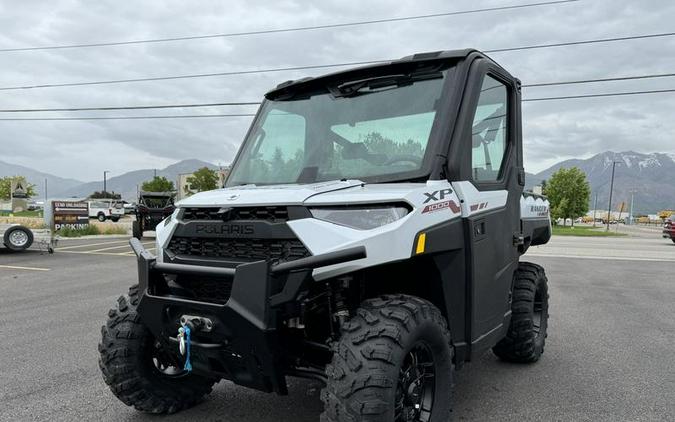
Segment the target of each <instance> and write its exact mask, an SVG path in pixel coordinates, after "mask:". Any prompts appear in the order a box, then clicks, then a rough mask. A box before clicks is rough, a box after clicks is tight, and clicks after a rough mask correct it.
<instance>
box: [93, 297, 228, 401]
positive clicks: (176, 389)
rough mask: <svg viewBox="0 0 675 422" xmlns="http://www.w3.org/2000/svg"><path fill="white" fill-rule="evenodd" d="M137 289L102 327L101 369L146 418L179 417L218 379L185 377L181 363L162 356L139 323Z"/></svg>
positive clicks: (114, 388) (116, 391) (120, 396)
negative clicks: (159, 415)
mask: <svg viewBox="0 0 675 422" xmlns="http://www.w3.org/2000/svg"><path fill="white" fill-rule="evenodd" d="M139 299H140V295H139V291H138V285H135V286H132V287H131V288H130V289H129V294H128V295H125V296H120V298H119V299H118V301H117V307H116V308H113V309H111V310H110V312H108V322H107V323H106V325H104V326H103V327H102V328H101V335H102V339H101V343H100V344H99V345H98V350H99V353H100V358H99V367H100V368H101V372H102V373H103V379H104V381H105V383H106V384H108V386H109V387H110V390H111V391H112V392H113V394H114V395H115V396H117V398H118V399H120V400H121V401H122V402H123V403H124V404H126V405H127V406H133V407H135V408H136V410H140V411H142V412H148V413H175V412H177V411H179V410H183V409H187V408H189V407H192V406H194V405H195V404H197V403H199V402H200V401H202V399H203V398H204V396H206V395H207V394H209V393H210V392H211V388H212V387H213V384H215V383H216V380H214V379H210V378H206V377H202V376H198V375H194V374H181V372H182V369H180V368H181V366H180V362H173V361H172V357H171V356H172V355H170V354H169V353H167V352H166V351H163V350H162V349H161V346H158V344H159V343H158V342H157V341H156V340H155V339H154V338H153V336H152V334H151V333H150V331H149V330H148V329H147V328H146V327H145V326H144V325H143V324H142V323H141V321H140V318H139V316H138V313H137V312H136V306H137V305H138V301H139Z"/></svg>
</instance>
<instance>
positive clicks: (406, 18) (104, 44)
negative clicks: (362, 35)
mask: <svg viewBox="0 0 675 422" xmlns="http://www.w3.org/2000/svg"><path fill="white" fill-rule="evenodd" d="M578 1H579V0H557V1H547V2H539V3H527V4H517V5H510V6H499V7H488V8H483V9H472V10H459V11H453V12H443V13H432V14H427V15H415V16H404V17H397V18H385V19H373V20H366V21H356V22H341V23H333V24H326V25H315V26H300V27H295V28H280V29H265V30H258V31H246V32H230V33H224V34H209V35H193V36H186V37H171V38H153V39H145V40H131V41H115V42H102V43H89V44H67V45H50V46H41V47H17V48H2V49H0V52H13V51H36V50H56V49H66V48H86V47H107V46H119V45H131V44H147V43H162V42H175V41H188V40H200V39H209V38H228V37H242V36H250V35H264V34H278V33H282V32H299V31H312V30H319V29H331V28H344V27H349V26H362V25H372V24H381V23H389V22H401V21H410V20H420V19H430V18H440V17H445V16H457V15H468V14H477V13H485V12H495V11H502V10H514V9H524V8H529V7H539V6H549V5H557V4H564V3H575V2H578Z"/></svg>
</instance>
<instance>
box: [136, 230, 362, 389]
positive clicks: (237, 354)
mask: <svg viewBox="0 0 675 422" xmlns="http://www.w3.org/2000/svg"><path fill="white" fill-rule="evenodd" d="M129 243H130V245H131V247H132V249H133V251H134V253H135V254H136V256H137V258H138V281H139V287H140V291H141V299H140V301H139V304H138V313H139V316H140V318H141V320H142V321H143V323H144V324H145V325H146V326H147V327H148V329H149V330H150V331H151V332H152V334H153V335H154V336H155V338H156V339H158V340H159V341H160V342H161V343H162V344H163V345H164V346H165V347H167V348H169V350H175V353H177V352H178V347H177V344H176V342H175V341H176V340H175V337H176V333H177V330H178V327H179V326H180V322H179V320H180V317H181V316H182V315H186V314H187V315H199V316H202V317H207V318H210V319H211V320H212V321H213V329H212V330H210V331H209V332H208V333H205V332H199V331H198V332H197V333H195V335H194V342H192V346H193V348H192V365H193V371H194V372H195V373H197V374H202V375H205V376H211V377H214V376H216V377H222V378H226V379H230V380H232V381H234V382H235V383H237V384H240V385H244V386H247V387H250V388H255V389H257V390H261V391H266V392H277V393H279V394H286V393H287V386H286V375H287V367H288V365H287V364H286V357H287V356H285V353H284V348H283V347H281V345H280V343H279V338H278V335H277V318H276V316H277V315H276V314H277V313H278V312H277V310H278V309H281V308H283V306H284V305H287V304H291V305H295V303H294V302H296V299H297V297H298V294H299V293H300V292H301V291H302V290H303V287H304V286H305V284H306V283H308V282H310V281H312V276H311V274H312V270H313V269H315V268H320V267H326V266H329V265H334V264H340V263H344V262H348V261H353V260H357V259H362V258H365V257H366V250H365V248H364V247H363V246H359V247H354V248H349V249H345V250H341V251H336V252H329V253H326V254H322V255H316V256H310V257H307V258H301V259H296V260H294V261H289V262H284V263H280V264H276V265H272V264H271V263H270V262H268V261H257V262H251V263H245V264H241V265H239V266H237V267H236V268H223V267H210V266H200V265H186V264H171V263H161V262H157V259H156V257H155V256H154V255H153V254H152V253H150V252H149V251H147V250H146V249H145V248H144V247H143V245H142V244H141V242H140V241H139V240H138V239H131V240H130V242H129ZM165 275H179V276H180V275H189V276H193V277H199V276H206V277H221V278H232V280H233V281H232V283H233V284H232V292H231V295H230V298H229V300H227V302H226V303H225V304H224V305H221V304H214V303H206V302H198V301H194V300H190V299H186V298H182V297H176V296H167V295H155V294H153V289H152V285H153V282H154V280H158V281H159V282H162V280H163V279H164V276H165Z"/></svg>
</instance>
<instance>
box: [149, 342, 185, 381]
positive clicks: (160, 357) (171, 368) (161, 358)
mask: <svg viewBox="0 0 675 422" xmlns="http://www.w3.org/2000/svg"><path fill="white" fill-rule="evenodd" d="M150 360H151V362H152V364H153V367H154V370H155V372H156V373H157V374H158V375H160V376H162V377H167V378H178V377H182V376H185V374H186V371H185V370H184V369H183V367H182V366H181V364H180V362H178V361H177V359H175V358H174V356H173V355H171V354H170V353H168V352H167V351H166V350H165V349H164V347H163V346H162V345H161V344H160V342H159V341H156V340H155V341H153V342H152V347H151V348H150Z"/></svg>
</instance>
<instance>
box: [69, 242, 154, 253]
mask: <svg viewBox="0 0 675 422" xmlns="http://www.w3.org/2000/svg"><path fill="white" fill-rule="evenodd" d="M154 243H155V242H144V243H143V245H153V244H154ZM129 247H130V246H129V245H120V246H112V247H110V248H101V249H94V250H91V251H83V252H82V253H94V252H103V251H109V250H112V249H120V248H129Z"/></svg>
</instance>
